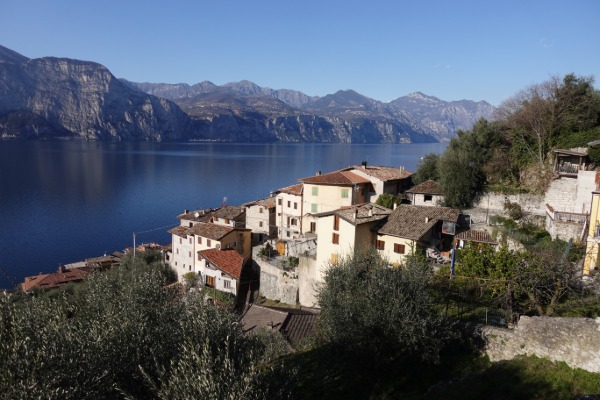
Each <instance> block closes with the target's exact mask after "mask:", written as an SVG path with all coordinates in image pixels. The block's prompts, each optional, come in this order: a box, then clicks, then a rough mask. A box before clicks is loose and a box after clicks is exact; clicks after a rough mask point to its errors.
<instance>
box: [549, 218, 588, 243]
mask: <svg viewBox="0 0 600 400" xmlns="http://www.w3.org/2000/svg"><path fill="white" fill-rule="evenodd" d="M583 229H584V226H583V224H575V223H571V222H560V221H553V220H552V219H551V218H550V217H548V218H546V230H547V231H548V233H549V234H550V236H551V237H552V238H554V239H557V238H558V239H562V240H569V239H574V238H579V239H582V238H583V237H584V234H585V232H584V230H583Z"/></svg>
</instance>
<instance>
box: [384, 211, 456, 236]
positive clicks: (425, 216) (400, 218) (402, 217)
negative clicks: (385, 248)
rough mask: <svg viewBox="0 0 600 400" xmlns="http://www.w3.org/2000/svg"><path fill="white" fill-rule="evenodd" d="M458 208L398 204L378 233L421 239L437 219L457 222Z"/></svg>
mask: <svg viewBox="0 0 600 400" xmlns="http://www.w3.org/2000/svg"><path fill="white" fill-rule="evenodd" d="M459 213H460V212H459V210H455V209H453V208H448V207H429V206H414V205H406V204H401V205H399V206H398V207H397V208H396V209H395V210H394V211H392V213H391V214H390V216H389V217H388V219H387V222H385V223H384V224H383V226H381V227H380V228H379V229H378V233H380V234H384V235H392V236H397V237H401V238H406V239H412V240H419V239H421V238H422V237H423V236H424V235H425V234H426V233H427V232H428V231H429V230H430V229H431V228H433V226H434V225H435V224H436V223H437V222H438V221H451V222H457V221H458V215H459Z"/></svg>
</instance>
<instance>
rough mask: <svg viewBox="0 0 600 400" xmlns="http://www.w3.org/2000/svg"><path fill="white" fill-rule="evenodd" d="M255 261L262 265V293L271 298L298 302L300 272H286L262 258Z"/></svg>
mask: <svg viewBox="0 0 600 400" xmlns="http://www.w3.org/2000/svg"><path fill="white" fill-rule="evenodd" d="M255 261H256V263H257V264H258V266H259V267H260V293H261V294H262V295H263V296H265V297H266V298H267V299H269V300H278V301H280V302H282V303H286V304H297V303H298V286H299V284H298V273H297V272H294V271H291V272H285V271H283V270H281V269H279V268H277V267H275V266H273V265H271V264H269V263H267V262H265V261H262V260H260V259H256V260H255Z"/></svg>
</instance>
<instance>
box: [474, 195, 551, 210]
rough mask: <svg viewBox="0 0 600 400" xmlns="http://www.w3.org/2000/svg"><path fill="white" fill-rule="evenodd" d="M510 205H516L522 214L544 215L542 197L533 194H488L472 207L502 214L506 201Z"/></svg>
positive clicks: (544, 204) (544, 205) (544, 206)
mask: <svg viewBox="0 0 600 400" xmlns="http://www.w3.org/2000/svg"><path fill="white" fill-rule="evenodd" d="M507 200H508V201H510V202H511V203H517V204H519V205H520V206H521V208H522V209H523V211H524V212H526V213H529V214H534V215H546V203H545V201H544V196H542V195H535V194H514V195H507V196H506V195H503V194H499V193H488V194H486V195H484V196H483V197H482V198H481V199H479V202H478V203H477V204H475V205H474V207H476V208H481V209H484V210H490V211H496V212H495V213H492V212H490V214H498V212H504V203H505V202H506V201H507Z"/></svg>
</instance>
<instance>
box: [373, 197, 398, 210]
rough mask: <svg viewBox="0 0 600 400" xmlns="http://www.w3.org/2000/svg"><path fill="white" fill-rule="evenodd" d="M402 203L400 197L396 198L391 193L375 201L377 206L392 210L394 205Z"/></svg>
mask: <svg viewBox="0 0 600 400" xmlns="http://www.w3.org/2000/svg"><path fill="white" fill-rule="evenodd" d="M401 202H402V199H401V198H400V196H394V195H393V194H390V193H384V194H382V195H380V196H379V197H378V198H377V201H375V203H376V204H378V205H380V206H382V207H385V208H389V209H390V210H391V209H393V208H394V204H396V205H399V204H400V203H401Z"/></svg>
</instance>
